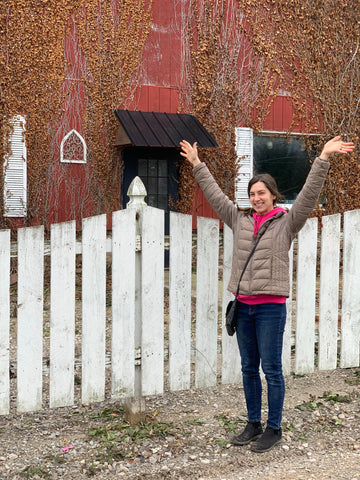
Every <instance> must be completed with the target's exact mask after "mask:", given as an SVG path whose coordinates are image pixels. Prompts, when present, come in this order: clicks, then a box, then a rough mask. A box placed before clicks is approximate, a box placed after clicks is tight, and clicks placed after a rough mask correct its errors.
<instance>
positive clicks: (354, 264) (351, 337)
mask: <svg viewBox="0 0 360 480" xmlns="http://www.w3.org/2000/svg"><path fill="white" fill-rule="evenodd" d="M359 272H360V210H353V211H350V212H345V214H344V247H343V285H342V311H341V351H340V367H341V368H348V367H356V366H358V365H359V342H360V301H359V297H358V293H359V292H360V275H359Z"/></svg>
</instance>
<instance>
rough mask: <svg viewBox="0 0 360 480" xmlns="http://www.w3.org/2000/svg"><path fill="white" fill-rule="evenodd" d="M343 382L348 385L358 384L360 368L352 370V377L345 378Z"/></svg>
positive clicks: (359, 381)
mask: <svg viewBox="0 0 360 480" xmlns="http://www.w3.org/2000/svg"><path fill="white" fill-rule="evenodd" d="M345 382H346V383H348V384H349V385H360V370H357V371H356V372H353V376H352V378H345Z"/></svg>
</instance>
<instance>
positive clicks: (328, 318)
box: [318, 214, 341, 370]
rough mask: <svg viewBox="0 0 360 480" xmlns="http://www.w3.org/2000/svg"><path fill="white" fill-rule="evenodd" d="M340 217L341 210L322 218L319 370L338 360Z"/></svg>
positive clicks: (333, 364)
mask: <svg viewBox="0 0 360 480" xmlns="http://www.w3.org/2000/svg"><path fill="white" fill-rule="evenodd" d="M340 220H341V215H340V214H337V215H330V216H328V217H323V218H322V223H323V228H322V232H321V258H320V298H319V348H318V352H319V369H320V370H331V369H333V368H336V364H337V336H338V335H337V333H338V317H339V258H340ZM330 259H331V261H329V260H330Z"/></svg>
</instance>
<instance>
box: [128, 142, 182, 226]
mask: <svg viewBox="0 0 360 480" xmlns="http://www.w3.org/2000/svg"><path fill="white" fill-rule="evenodd" d="M122 159H123V162H124V177H123V183H122V206H123V208H126V204H127V203H128V202H129V200H130V199H129V197H128V195H127V191H128V189H129V186H130V183H131V182H132V180H133V179H134V178H135V177H136V176H139V177H140V178H141V180H142V181H143V183H144V185H145V188H146V191H147V197H146V198H145V201H146V203H147V204H148V205H149V206H150V207H156V208H161V209H162V210H164V211H165V234H166V235H168V233H169V212H170V210H174V209H175V207H174V205H175V204H176V201H177V196H178V185H179V169H178V161H179V151H178V150H177V149H176V148H151V147H126V148H124V150H123V152H122Z"/></svg>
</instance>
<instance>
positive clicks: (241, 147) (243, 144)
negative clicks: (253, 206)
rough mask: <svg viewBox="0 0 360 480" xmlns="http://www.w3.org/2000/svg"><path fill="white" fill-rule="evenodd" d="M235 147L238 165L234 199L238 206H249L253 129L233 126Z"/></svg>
mask: <svg viewBox="0 0 360 480" xmlns="http://www.w3.org/2000/svg"><path fill="white" fill-rule="evenodd" d="M235 142H236V143H235V149H236V154H237V157H238V159H239V161H240V167H239V170H238V174H237V177H236V179H235V201H236V203H237V204H238V205H239V207H249V206H250V201H249V197H248V194H247V187H248V183H249V180H250V178H251V177H252V176H253V131H252V128H246V127H237V128H235Z"/></svg>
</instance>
